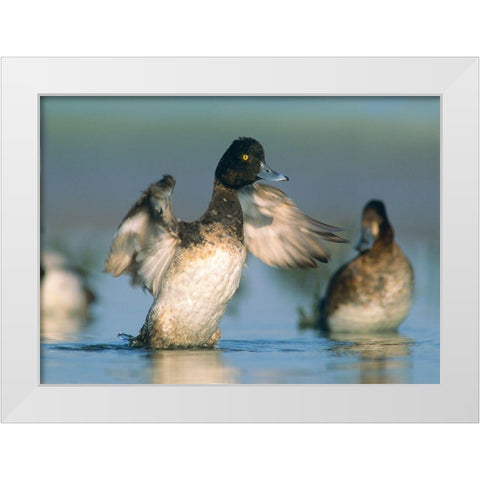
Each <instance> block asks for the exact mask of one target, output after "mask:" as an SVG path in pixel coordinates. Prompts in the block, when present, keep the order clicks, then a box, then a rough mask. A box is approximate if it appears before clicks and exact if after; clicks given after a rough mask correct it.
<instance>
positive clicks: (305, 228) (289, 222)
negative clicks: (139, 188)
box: [105, 175, 348, 295]
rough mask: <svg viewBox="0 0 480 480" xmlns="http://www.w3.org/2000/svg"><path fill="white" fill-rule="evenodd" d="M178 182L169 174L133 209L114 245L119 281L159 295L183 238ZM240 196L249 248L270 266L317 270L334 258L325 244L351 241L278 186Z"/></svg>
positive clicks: (109, 263) (109, 264)
mask: <svg viewBox="0 0 480 480" xmlns="http://www.w3.org/2000/svg"><path fill="white" fill-rule="evenodd" d="M174 186H175V179H174V178H173V177H172V176H170V175H165V176H164V177H163V178H162V179H161V180H159V181H158V182H156V183H154V184H152V185H150V186H149V187H148V189H147V190H145V191H144V192H143V193H142V196H141V197H140V199H139V200H138V201H137V202H136V203H135V204H134V205H133V206H132V208H131V209H130V211H129V212H128V213H127V215H126V216H125V218H124V219H123V221H122V223H121V224H120V226H119V227H118V230H117V233H116V235H115V238H114V240H113V243H112V245H111V247H110V252H109V254H108V256H107V259H106V261H105V271H106V272H109V273H111V274H112V275H114V276H115V277H117V276H119V275H121V274H123V273H126V274H128V275H130V276H131V277H132V280H131V281H132V284H134V285H135V284H139V285H141V286H142V287H143V288H146V289H147V290H149V291H150V292H151V293H152V294H153V295H157V294H158V292H159V290H160V286H161V282H162V279H163V276H164V274H165V272H166V271H167V269H168V267H169V265H170V263H171V261H172V259H173V257H174V255H175V250H176V248H177V247H178V246H179V245H180V243H181V239H180V237H179V235H178V232H179V227H180V224H181V223H183V222H182V221H181V220H178V219H177V218H175V216H174V215H173V212H172V203H171V197H172V192H173V189H174ZM238 197H239V200H240V204H241V206H242V211H243V219H244V236H245V244H246V247H247V249H248V250H249V251H250V252H251V253H252V254H253V255H255V256H256V257H258V258H259V259H260V260H262V261H263V262H264V263H266V264H267V265H271V266H274V267H280V268H286V269H296V268H302V269H303V268H315V267H316V266H317V261H318V262H323V263H325V262H327V261H328V258H329V255H328V253H327V252H326V251H325V250H324V248H323V247H322V245H321V243H320V242H321V241H322V240H325V241H329V242H337V243H348V240H345V239H343V238H341V237H339V236H338V235H336V234H335V233H333V232H338V231H339V230H341V229H340V228H337V227H333V226H331V225H327V224H325V223H322V222H319V221H317V220H315V219H313V218H311V217H309V216H307V215H305V214H304V213H303V212H302V211H301V210H300V209H299V208H298V207H297V206H296V205H295V203H294V202H293V200H291V199H290V198H289V197H288V196H287V195H285V194H284V193H283V192H282V191H281V190H279V189H278V188H274V187H271V186H269V185H264V184H258V183H256V184H253V185H248V186H246V187H243V188H241V189H240V190H239V191H238Z"/></svg>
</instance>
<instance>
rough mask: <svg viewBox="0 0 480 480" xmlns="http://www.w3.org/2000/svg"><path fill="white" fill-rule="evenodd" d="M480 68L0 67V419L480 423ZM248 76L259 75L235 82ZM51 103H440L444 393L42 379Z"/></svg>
mask: <svg viewBox="0 0 480 480" xmlns="http://www.w3.org/2000/svg"><path fill="white" fill-rule="evenodd" d="M478 65H479V62H478V58H3V59H2V258H1V261H2V421H4V422H478V418H479V417H478V253H479V252H478ZM245 71H248V72H255V74H252V75H239V74H238V72H245ZM42 95H229V96H231V95H249V96H252V95H262V96H264V95H276V96H282V95H308V96H315V95H355V96H359V95H422V96H424V95H435V96H436V95H438V96H440V97H441V128H442V132H441V347H440V355H441V372H440V384H439V385H435V384H432V385H268V386H267V385H227V386H220V385H208V386H171V385H128V386H127V385H114V386H106V385H82V386H77V385H75V386H74V385H42V384H40V341H39V274H38V265H39V230H40V229H39V226H40V223H39V203H40V202H39V198H40V188H39V185H40V182H39V173H40V158H39V128H40V120H39V118H40V117H39V104H40V102H39V99H40V97H41V96H42Z"/></svg>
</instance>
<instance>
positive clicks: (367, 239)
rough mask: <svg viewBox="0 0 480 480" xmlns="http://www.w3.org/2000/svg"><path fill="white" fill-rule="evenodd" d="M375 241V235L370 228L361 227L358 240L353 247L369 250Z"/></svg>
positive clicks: (363, 250)
mask: <svg viewBox="0 0 480 480" xmlns="http://www.w3.org/2000/svg"><path fill="white" fill-rule="evenodd" d="M374 242H375V236H374V235H373V233H372V230H371V229H370V228H368V227H362V236H361V237H360V240H359V241H358V243H357V244H356V245H355V248H356V249H357V250H358V251H359V252H365V251H366V250H370V249H371V248H372V247H373V244H374Z"/></svg>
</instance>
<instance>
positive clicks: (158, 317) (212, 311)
mask: <svg viewBox="0 0 480 480" xmlns="http://www.w3.org/2000/svg"><path fill="white" fill-rule="evenodd" d="M245 258H246V249H245V247H244V245H243V244H241V243H240V242H238V243H237V244H235V245H231V244H230V245H229V244H228V243H226V244H220V245H218V244H214V243H210V242H205V243H203V244H200V245H197V246H194V247H193V246H191V245H190V246H189V247H188V248H187V249H179V250H178V251H177V253H176V255H175V258H174V260H173V262H172V264H171V265H170V268H169V270H168V271H167V273H166V275H165V279H164V281H163V283H162V287H161V291H160V292H159V295H158V296H157V298H156V300H155V302H154V304H153V305H152V307H151V309H150V311H149V313H148V316H147V320H146V327H147V331H148V336H149V344H150V346H151V347H153V348H171V347H173V348H174V347H182V348H184V347H201V346H203V345H204V344H205V342H207V341H208V340H209V339H210V337H211V336H212V335H213V334H214V333H215V331H216V330H217V328H218V324H219V323H220V319H221V317H222V315H223V313H224V311H225V309H226V307H227V304H228V301H229V300H230V299H231V298H232V296H233V294H234V293H235V291H236V290H237V288H238V285H239V283H240V278H241V275H242V268H243V265H244V263H245Z"/></svg>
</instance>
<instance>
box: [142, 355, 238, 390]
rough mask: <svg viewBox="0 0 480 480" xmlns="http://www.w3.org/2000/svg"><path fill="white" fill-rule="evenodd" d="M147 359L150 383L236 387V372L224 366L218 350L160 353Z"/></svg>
mask: <svg viewBox="0 0 480 480" xmlns="http://www.w3.org/2000/svg"><path fill="white" fill-rule="evenodd" d="M148 357H149V359H150V360H151V369H152V377H151V383H163V384H190V385H195V384H219V383H237V379H236V377H237V375H238V373H237V372H236V369H235V368H232V367H228V366H226V365H225V364H224V361H223V359H222V354H221V352H219V351H218V350H193V351H188V350H164V351H163V350H159V351H154V352H151V353H150V354H149V355H148Z"/></svg>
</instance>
